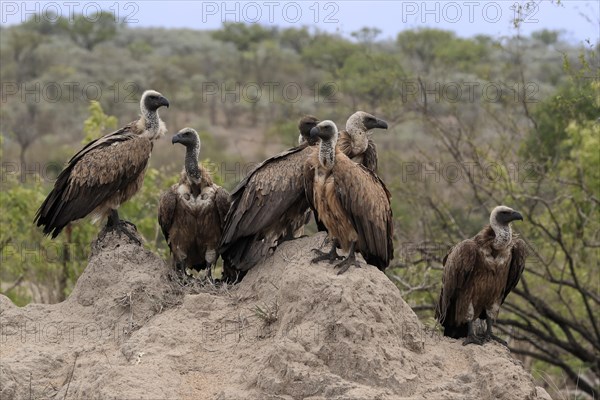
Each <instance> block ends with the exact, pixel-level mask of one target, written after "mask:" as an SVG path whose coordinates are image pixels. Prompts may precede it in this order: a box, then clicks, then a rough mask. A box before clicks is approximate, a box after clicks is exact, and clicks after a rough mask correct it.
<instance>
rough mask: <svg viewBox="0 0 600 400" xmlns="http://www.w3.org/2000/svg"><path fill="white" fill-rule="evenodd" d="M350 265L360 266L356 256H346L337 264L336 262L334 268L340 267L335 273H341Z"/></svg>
mask: <svg viewBox="0 0 600 400" xmlns="http://www.w3.org/2000/svg"><path fill="white" fill-rule="evenodd" d="M351 265H354V266H355V267H356V268H360V263H359V262H358V260H357V259H356V257H354V255H353V256H352V257H350V256H348V257H347V258H346V259H345V260H344V261H342V262H341V263H339V264H336V265H335V267H334V268H340V270H339V271H338V272H337V274H338V275H341V274H343V273H344V272H346V271H348V269H349V268H350V266H351Z"/></svg>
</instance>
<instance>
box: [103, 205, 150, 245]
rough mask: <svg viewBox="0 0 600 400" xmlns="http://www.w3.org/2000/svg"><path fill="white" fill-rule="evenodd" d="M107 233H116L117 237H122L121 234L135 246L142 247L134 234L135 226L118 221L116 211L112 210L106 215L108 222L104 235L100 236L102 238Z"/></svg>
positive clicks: (127, 222)
mask: <svg viewBox="0 0 600 400" xmlns="http://www.w3.org/2000/svg"><path fill="white" fill-rule="evenodd" d="M132 228H133V229H132ZM132 230H133V232H132ZM108 232H116V233H117V234H118V235H119V237H122V235H121V234H124V235H125V236H127V237H128V238H129V240H131V241H132V242H133V243H135V244H137V245H138V246H141V245H142V242H141V241H140V239H139V237H138V235H136V234H135V233H134V232H137V228H136V226H135V225H134V224H132V223H131V222H129V221H125V220H122V219H119V214H118V213H117V210H112V211H111V213H110V214H109V215H108V221H107V222H106V228H104V234H103V235H102V238H104V236H105V235H106V234H107V233H108Z"/></svg>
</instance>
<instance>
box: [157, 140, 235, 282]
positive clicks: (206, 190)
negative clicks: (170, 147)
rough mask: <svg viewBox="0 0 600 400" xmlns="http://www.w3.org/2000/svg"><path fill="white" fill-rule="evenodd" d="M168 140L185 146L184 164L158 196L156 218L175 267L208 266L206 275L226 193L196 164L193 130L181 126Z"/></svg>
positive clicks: (214, 253) (214, 256)
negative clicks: (179, 173)
mask: <svg viewBox="0 0 600 400" xmlns="http://www.w3.org/2000/svg"><path fill="white" fill-rule="evenodd" d="M171 141H172V142H173V144H175V143H181V144H182V145H184V146H185V148H186V151H185V164H184V168H183V171H182V172H181V178H180V179H179V183H176V184H175V185H173V186H171V188H169V190H167V191H166V192H165V193H163V195H162V196H161V197H160V201H159V205H158V222H159V224H160V228H161V229H162V232H163V234H164V236H165V240H166V241H167V244H168V245H169V248H170V249H171V253H172V254H173V259H174V261H175V266H176V267H177V269H178V270H179V271H180V272H182V273H183V275H184V276H185V275H186V269H187V268H189V269H195V270H197V271H200V270H202V269H208V276H210V274H211V268H212V266H214V265H215V263H216V262H217V258H218V249H219V240H220V238H221V231H222V227H223V223H224V222H225V216H226V215H227V211H228V210H229V193H227V191H226V190H225V189H223V188H222V187H220V186H218V185H216V184H214V183H213V181H212V179H211V177H210V174H209V173H208V172H207V171H206V170H205V169H204V168H202V167H201V166H200V165H199V164H198V156H199V154H200V138H199V137H198V133H197V132H196V131H195V130H193V129H192V128H184V129H182V130H180V131H179V132H178V133H177V134H176V135H175V136H173V139H172V140H171Z"/></svg>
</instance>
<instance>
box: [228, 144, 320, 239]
mask: <svg viewBox="0 0 600 400" xmlns="http://www.w3.org/2000/svg"><path fill="white" fill-rule="evenodd" d="M308 149H309V148H308V147H307V146H306V145H303V146H298V147H295V148H293V149H291V150H288V151H285V152H283V153H280V154H278V155H276V156H274V157H271V158H269V159H267V160H265V161H263V162H262V163H261V164H259V165H258V166H257V167H256V168H254V170H252V171H251V172H250V173H249V174H248V176H246V178H244V179H243V180H242V181H241V182H240V183H239V185H238V186H237V187H236V188H235V189H234V190H233V192H232V193H231V207H230V209H229V212H228V214H227V218H226V221H225V228H224V231H223V238H222V240H221V247H222V248H224V249H226V248H227V247H228V246H229V245H230V244H231V243H232V242H233V241H235V240H237V239H238V238H241V237H244V236H251V235H255V234H257V233H259V232H261V231H262V230H264V229H266V228H268V227H269V226H271V225H272V224H274V223H276V222H277V221H279V220H281V218H282V216H283V215H284V214H286V213H287V212H288V211H290V207H291V206H292V205H293V204H294V203H296V202H297V201H299V200H301V199H304V198H305V195H304V179H303V176H302V172H303V171H302V170H303V166H304V162H305V160H306V157H307V155H308V151H309V150H308ZM307 207H308V205H306V207H304V209H303V210H301V211H302V214H304V212H305V211H306V208H307ZM299 208H301V207H298V209H299Z"/></svg>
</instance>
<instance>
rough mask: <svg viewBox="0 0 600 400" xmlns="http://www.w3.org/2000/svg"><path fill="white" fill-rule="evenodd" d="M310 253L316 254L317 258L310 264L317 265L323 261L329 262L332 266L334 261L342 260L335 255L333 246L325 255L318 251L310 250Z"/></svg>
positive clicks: (335, 251)
mask: <svg viewBox="0 0 600 400" xmlns="http://www.w3.org/2000/svg"><path fill="white" fill-rule="evenodd" d="M312 251H314V252H315V253H317V254H318V256H317V257H315V258H313V259H312V260H311V261H310V262H311V263H313V264H314V263H317V262H319V261H324V260H327V261H329V263H330V264H332V263H333V262H334V261H337V260H342V259H343V258H342V257H341V256H340V255H339V254H338V253H337V250H336V247H335V244H334V245H333V246H331V250H329V252H327V253H325V252H324V251H321V250H319V249H312Z"/></svg>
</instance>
